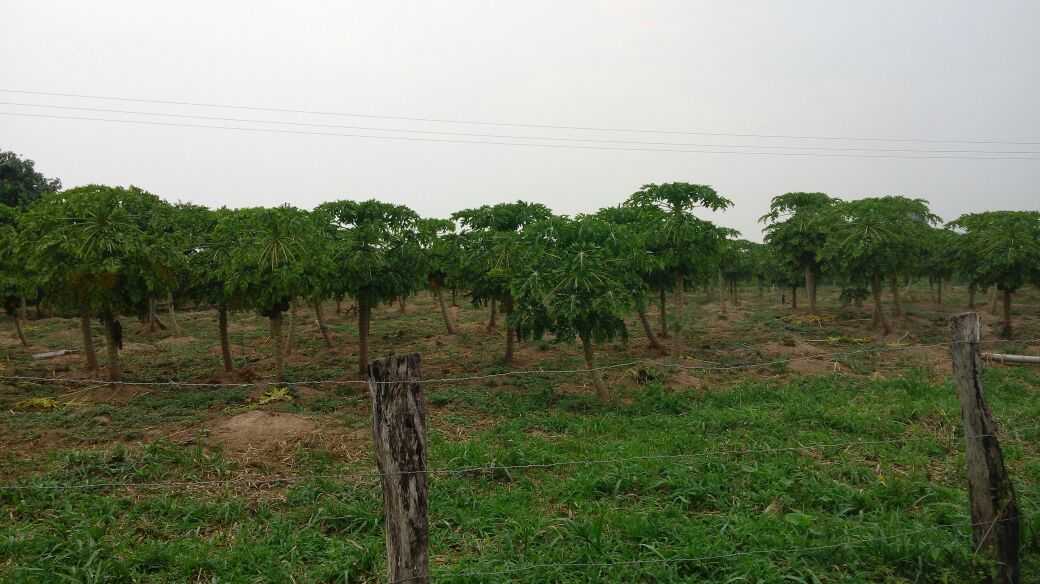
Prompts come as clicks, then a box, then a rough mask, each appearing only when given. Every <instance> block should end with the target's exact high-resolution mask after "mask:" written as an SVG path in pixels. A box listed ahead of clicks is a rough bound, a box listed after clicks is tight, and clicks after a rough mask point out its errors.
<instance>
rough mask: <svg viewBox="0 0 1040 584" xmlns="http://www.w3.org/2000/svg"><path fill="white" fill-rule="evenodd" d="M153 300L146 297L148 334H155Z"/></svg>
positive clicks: (150, 297)
mask: <svg viewBox="0 0 1040 584" xmlns="http://www.w3.org/2000/svg"><path fill="white" fill-rule="evenodd" d="M155 321H156V318H155V298H154V297H153V296H148V332H150V333H154V332H155Z"/></svg>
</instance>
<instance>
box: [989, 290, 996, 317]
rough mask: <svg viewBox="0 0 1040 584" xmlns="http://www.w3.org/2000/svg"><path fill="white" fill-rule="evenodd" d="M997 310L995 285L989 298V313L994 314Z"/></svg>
mask: <svg viewBox="0 0 1040 584" xmlns="http://www.w3.org/2000/svg"><path fill="white" fill-rule="evenodd" d="M996 312H997V287H996V286H993V293H992V294H991V295H990V298H989V313H990V314H996Z"/></svg>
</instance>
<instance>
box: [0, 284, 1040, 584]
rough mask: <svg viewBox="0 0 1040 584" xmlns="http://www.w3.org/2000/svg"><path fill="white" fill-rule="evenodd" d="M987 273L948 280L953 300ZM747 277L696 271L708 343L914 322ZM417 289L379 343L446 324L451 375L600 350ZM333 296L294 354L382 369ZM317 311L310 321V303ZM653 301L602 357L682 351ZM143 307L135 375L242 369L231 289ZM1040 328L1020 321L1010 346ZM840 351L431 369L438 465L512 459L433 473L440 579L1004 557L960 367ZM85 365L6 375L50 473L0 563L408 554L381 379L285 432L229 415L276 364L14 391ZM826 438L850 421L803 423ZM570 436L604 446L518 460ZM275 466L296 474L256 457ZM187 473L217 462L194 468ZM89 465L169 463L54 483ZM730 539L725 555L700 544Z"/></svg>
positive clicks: (9, 429)
mask: <svg viewBox="0 0 1040 584" xmlns="http://www.w3.org/2000/svg"><path fill="white" fill-rule="evenodd" d="M1030 293H1031V294H1032V292H1030ZM961 296H962V291H961V290H958V291H957V292H956V296H955V295H954V293H953V291H952V290H948V296H947V298H948V299H950V300H953V299H954V298H955V297H956V298H957V300H958V301H960V300H962V298H961ZM744 297H745V300H747V301H748V303H747V304H745V305H742V306H741V307H740V308H739V309H735V308H733V307H732V306H731V307H730V310H729V312H728V313H727V315H726V318H725V320H723V319H721V318H719V314H721V311H720V309H719V307H718V305H717V304H716V305H709V304H706V300H705V299H704V298H703V295H702V294H700V293H695V294H691V296H690V298H689V300H690V306H689V307H688V310H687V311H686V317H687V319H688V321H687V323H686V326H685V327H684V331H685V335H686V337H687V338H686V347H687V352H688V354H689V355H690V356H691V357H693V358H695V359H698V360H699V361H698V362H696V363H697V364H704V363H709V362H710V363H716V364H719V365H723V366H726V365H740V364H746V363H755V362H768V361H773V360H777V359H782V358H784V357H789V356H791V353H790V352H788V348H789V347H790V346H791V345H792V344H804V343H810V344H812V345H815V346H816V347H817V348H818V349H819V350H821V351H826V352H848V351H860V350H864V349H869V348H886V347H889V346H890V345H891V339H879V338H877V337H876V336H875V335H874V334H873V333H872V332H871V331H869V330H868V329H867V324H868V323H867V322H865V321H863V320H862V319H863V318H869V312H868V309H867V308H854V307H849V308H846V309H839V308H838V307H837V304H836V302H835V298H836V291H835V290H830V291H829V292H828V294H826V295H821V304H823V305H824V306H825V307H826V311H827V314H830V315H832V316H837V317H838V318H837V319H835V320H830V319H828V320H825V321H823V322H821V323H819V324H811V323H806V322H797V321H794V320H793V319H788V318H785V317H787V316H789V315H790V314H791V313H790V311H789V309H787V308H786V307H783V306H779V305H776V304H775V300H776V299H774V298H769V299H767V301H764V302H757V303H756V302H753V301H752V300H751V297H750V295H748V294H745V295H744ZM980 300H981V298H980ZM463 304H465V303H463ZM1035 304H1036V300H1035V296H1029V297H1028V298H1025V299H1023V303H1022V304H1021V305H1016V315H1017V316H1019V318H1020V320H1021V321H1022V324H1021V326H1020V327H1019V329H1018V330H1019V332H1018V337H1019V338H1022V339H1030V338H1037V337H1040V319H1036V318H1035V317H1034V316H1033V314H1035V308H1034V307H1035ZM410 306H411V307H413V308H414V309H412V310H411V311H410V312H409V313H408V314H407V315H400V314H397V313H396V309H394V308H381V309H380V310H379V311H378V314H377V317H376V319H375V320H374V322H373V331H372V335H373V336H372V357H373V358H374V357H379V356H383V355H385V354H389V353H390V352H391V351H392V352H395V353H398V354H400V353H406V352H410V351H420V352H422V353H423V367H424V373H425V376H426V377H427V378H428V379H432V378H442V377H455V376H463V375H482V374H492V373H502V372H505V371H510V370H514V369H526V370H531V369H539V368H544V369H576V368H582V367H584V364H583V362H582V361H581V356H580V352H579V351H577V350H576V348H575V347H574V346H570V345H568V344H565V343H564V344H558V343H555V342H552V340H551V339H550V340H546V341H544V342H530V341H528V342H525V343H522V344H520V345H519V347H518V352H519V362H518V363H516V364H513V365H505V364H503V363H502V362H501V353H502V348H503V331H502V330H501V328H500V329H499V330H498V331H495V332H494V333H488V332H486V331H485V327H484V322H486V318H487V311H486V309H474V308H472V307H470V306H468V305H467V306H465V307H464V308H465V309H464V310H463V311H462V312H461V313H460V314H459V318H458V323H459V324H460V325H461V326H466V327H467V328H466V331H465V332H462V333H460V334H458V335H455V336H448V335H445V334H444V333H443V325H442V324H441V322H440V320H439V317H438V313H437V311H436V310H435V306H434V304H433V303H432V301H431V300H430V299H428V298H425V297H424V296H420V297H418V298H416V299H414V301H410ZM907 306H908V312H910V314H911V315H913V316H914V317H915V318H914V319H909V318H908V319H902V320H899V321H897V322H898V323H899V325H900V327H901V328H900V332H899V334H902V331H903V328H906V329H909V330H910V331H911V335H910V337H908V338H907V339H906V341H905V342H906V343H908V344H919V343H931V342H942V341H945V340H946V339H947V338H948V331H947V328H946V324H945V321H944V314H943V313H941V311H937V310H935V307H934V306H933V303H931V302H930V301H928V299H927V294H926V292H925V291H923V290H921V291H919V292H918V299H917V302H914V303H911V302H908V303H907ZM950 309H951V310H952V307H950ZM332 312H333V311H332V310H328V311H326V313H327V315H328V316H329V317H330V326H331V328H332V331H333V334H334V336H335V340H336V343H337V347H336V349H335V350H333V351H328V350H326V349H324V348H323V346H322V342H321V337H320V335H319V334H317V333H316V331H315V329H313V327H311V328H309V329H306V331H304V329H301V331H304V332H301V334H300V336H299V337H298V339H297V345H296V352H295V355H296V356H297V357H298V358H297V359H296V360H291V361H290V363H289V366H288V373H289V377H290V378H291V379H293V380H316V379H334V378H339V377H341V376H343V375H351V374H353V372H354V371H355V370H356V367H357V354H356V323H354V322H353V320H352V319H348V318H337V317H335V316H334V315H332V314H331V313H332ZM302 318H303V320H302V321H301V323H302V324H304V325H306V324H307V323H308V322H309V320H308V319H309V317H307V316H303V317H302ZM630 320H631V322H630V323H629V324H630V332H631V333H632V338H631V339H630V342H629V343H628V344H622V343H612V344H607V345H603V346H600V347H597V352H598V356H599V360H600V364H601V365H610V364H617V363H623V362H628V361H632V360H636V359H641V358H650V359H654V358H659V357H660V356H659V355H657V354H655V353H653V352H652V351H648V350H647V349H646V348H645V346H644V345H645V339H643V338H642V337H641V335H642V330H641V328H640V327H639V325H638V323H637V322H636V321H635V319H634V317H633V318H632V319H630ZM990 322H991V323H992V322H993V321H992V320H990ZM77 324H78V323H77V322H76V321H74V320H67V319H58V318H53V319H45V320H40V321H33V326H34V327H35V328H34V330H31V331H30V333H29V335H30V337H31V338H32V340H33V343H34V344H35V345H36V346H37V347H41V348H46V349H62V348H75V347H77V346H78V336H77V334H76V326H77ZM125 324H126V325H127V329H126V330H127V331H128V336H127V339H126V340H127V341H129V342H131V343H135V344H137V345H138V346H136V347H135V348H134V349H133V350H129V351H127V352H125V353H124V370H125V371H126V374H127V377H128V379H133V380H136V381H167V380H177V381H207V380H210V379H213V378H214V376H215V375H217V370H218V368H219V360H218V357H217V356H216V355H215V354H214V353H213V350H212V347H213V345H215V344H216V323H215V318H214V317H213V314H212V313H211V312H202V311H200V312H184V313H182V314H181V317H180V325H181V327H182V328H183V329H184V335H185V340H186V341H187V342H171V343H167V342H165V341H164V337H165V336H167V335H165V334H159V335H144V334H141V333H140V332H139V331H138V330H137V327H138V325H136V324H133V323H132V321H131V320H130V319H127V321H125ZM232 324H233V325H234V328H233V331H232V333H231V342H232V343H233V344H235V345H239V346H241V347H243V348H244V350H243V352H242V354H240V355H239V356H237V357H236V365H237V366H238V367H240V368H241V367H249V368H250V369H251V370H253V373H254V374H255V375H256V376H257V379H268V378H269V377H270V358H269V357H270V350H271V346H270V343H269V342H265V341H266V339H267V336H268V327H267V321H266V319H263V318H260V317H257V316H255V315H251V314H236V315H234V318H233V323H232ZM654 324H655V325H656V324H657V321H656V319H654ZM2 326H4V323H0V328H2ZM250 326H251V327H253V328H249V327H250ZM865 337H869V339H867V340H862V339H863V338H865ZM139 345H145V346H143V347H142V346H139ZM800 346H802V345H800ZM1030 347H1031V345H1027V344H1025V343H1016V342H1009V343H1004V344H1002V345H998V346H997V347H994V350H997V349H999V350H1003V351H1009V352H1014V351H1027V350H1032V349H1031V348H1030ZM35 350H36V349H34V351H35ZM835 359H836V360H838V361H839V362H840V363H841V364H842V365H843V366H844V368H843V371H842V372H841V373H840V374H834V373H828V374H824V375H816V374H805V373H799V369H798V367H796V365H798V364H797V363H792V364H790V366H789V365H788V364H787V363H781V364H777V365H773V366H769V367H762V368H754V369H737V370H733V371H725V372H718V371H716V372H706V371H688V372H686V373H688V374H689V375H686V374H681V375H674V376H673V375H670V374H669V373H668V370H667V369H665V368H663V367H657V366H655V365H654V364H648V365H646V367H647V369H648V370H649V371H650V373H651V374H653V375H655V376H657V377H658V378H659V379H660V383H658V382H655V383H651V384H648V385H642V386H640V385H637V384H636V382H635V378H634V376H632V375H628V376H626V377H622V374H625V373H626V371H625V370H624V369H620V368H619V369H612V370H609V371H608V378H609V380H611V381H612V382H611V389H612V392H613V393H614V394H615V399H614V400H613V401H611V402H609V403H601V402H598V401H597V400H595V399H594V397H593V396H592V391H591V389H590V388H589V387H587V386H586V387H583V384H586V385H587V383H588V380H587V378H586V376H584V375H552V376H549V375H524V376H515V377H496V378H491V379H482V380H475V381H471V382H465V383H434V384H429V385H427V386H425V387H426V389H425V391H426V398H427V402H428V410H427V411H428V416H429V422H428V426H429V461H430V466H431V467H432V468H436V469H456V468H463V467H481V468H483V469H485V470H483V471H481V472H472V473H465V474H434V475H432V476H431V480H430V488H431V518H430V519H431V540H432V541H431V552H432V554H433V561H432V572H433V581H434V582H458V583H476V582H528V583H532V584H533V583H542V582H603V583H612V582H617V583H622V582H625V583H627V582H741V583H743V582H749V583H773V582H776V583H791V582H795V583H797V582H806V583H815V582H820V583H828V584H829V583H837V582H840V583H850V584H851V583H859V582H884V583H911V582H914V583H916V582H958V583H959V582H966V581H971V580H972V578H973V577H974V576H977V575H978V574H979V573H981V571H983V570H985V568H986V565H985V563H984V562H983V561H982V559H981V558H978V557H975V556H974V555H973V551H974V550H973V546H972V544H971V538H970V530H969V527H968V523H969V522H970V519H969V516H968V502H967V496H966V490H965V486H966V479H965V469H964V462H963V451H962V450H963V445H962V444H961V442H960V440H959V439H958V436H959V434H960V430H959V428H960V414H959V408H958V404H957V401H956V397H955V395H954V391H953V387H952V385H951V384H950V382H949V380H948V379H946V378H947V377H948V374H947V373H946V372H945V371H943V370H942V367H938V368H937V367H936V365H935V364H934V363H932V362H931V360H930V356H929V355H928V354H924V355H916V356H915V355H912V354H910V353H907V354H906V355H904V354H902V353H898V352H886V351H876V352H874V351H870V352H861V353H860V352H857V353H852V354H848V355H843V356H838V357H835ZM6 366H7V371H8V372H9V373H15V374H30V375H42V376H52V375H59V376H61V375H63V374H67V373H75V372H77V371H78V370H79V369H80V368H81V365H80V364H79V363H78V361H77V360H75V359H72V360H63V361H61V360H59V361H43V362H34V361H31V360H30V359H29V357H28V354H27V352H24V351H17V350H14V351H9V352H8V354H7V361H6ZM828 371H829V369H828ZM1038 371H1040V370H1037V369H1035V368H1033V369H1030V368H1028V367H1010V366H988V365H987V367H986V371H985V374H984V385H985V388H986V391H987V395H988V398H989V400H990V404H991V406H992V407H993V410H994V414H995V417H996V419H997V422H998V424H999V425H1000V427H1001V429H1002V430H1005V431H1015V430H1018V429H1027V430H1025V431H1023V432H1021V433H1018V434H1014V435H1009V436H1007V437H1006V438H1004V439H1003V440H1002V445H1003V448H1004V454H1005V457H1006V459H1007V463H1008V467H1009V471H1010V475H1011V477H1012V480H1013V481H1014V483H1015V487H1016V490H1017V492H1018V495H1019V501H1020V507H1021V509H1022V511H1023V512H1024V513H1026V514H1027V515H1028V516H1029V517H1028V518H1027V519H1026V520H1024V522H1023V546H1022V553H1023V562H1024V564H1023V573H1024V574H1026V575H1027V577H1029V576H1030V575H1032V574H1035V573H1037V572H1038V571H1040V559H1038V558H1040V556H1038V553H1037V552H1038V551H1040V537H1038V535H1037V528H1038V526H1040V516H1037V517H1033V514H1035V513H1040V505H1038V503H1037V501H1038V497H1040V455H1038V454H1040V452H1038V447H1037V439H1038V438H1040V430H1036V429H1032V430H1028V428H1031V427H1033V426H1036V425H1038V424H1040V400H1037V392H1038V391H1040V376H1038V374H1037V372H1038ZM628 373H631V372H628ZM684 375H685V376H684ZM676 388H678V389H676ZM78 389H80V388H79V386H65V387H62V386H55V385H39V384H33V383H18V384H15V385H4V386H0V436H2V440H3V441H4V442H3V443H4V444H6V447H5V448H3V449H0V483H2V484H12V483H17V484H19V485H22V486H26V487H29V488H26V489H18V490H5V489H0V518H2V519H0V581H2V582H5V583H6V582H131V581H139V582H159V583H174V582H177V583H180V582H207V583H212V582H248V583H252V582H298V583H319V582H383V581H385V558H384V554H385V549H384V540H383V529H382V522H383V515H382V497H381V494H380V490H379V486H378V481H377V480H376V479H375V478H374V477H372V476H371V473H372V472H373V471H374V470H375V464H374V461H372V460H371V448H370V446H368V445H367V438H366V437H365V435H366V432H367V428H368V426H369V424H370V423H371V422H370V418H369V412H368V411H367V389H366V388H365V387H364V386H363V385H342V386H328V385H326V386H319V387H315V388H311V389H315V390H320V391H317V392H312V393H316V396H315V397H312V398H310V399H306V400H305V399H298V400H296V401H294V402H292V403H275V404H270V405H267V406H260V407H262V408H264V409H274V410H278V411H282V412H288V413H293V414H297V415H302V416H307V417H310V418H313V420H314V421H315V422H316V423H317V424H318V426H319V427H320V428H321V431H322V432H323V433H325V435H326V439H325V440H305V441H302V442H300V443H299V444H298V445H296V446H294V448H295V450H290V451H289V452H277V453H267V454H263V455H261V456H259V457H245V456H241V455H237V454H235V453H231V452H222V451H220V450H219V449H217V448H215V447H213V446H212V445H211V443H210V442H209V441H208V438H209V437H211V436H208V434H207V433H208V432H209V430H210V429H211V428H213V427H214V424H216V423H219V422H222V421H224V420H226V419H228V418H230V417H231V416H233V415H235V414H237V413H240V412H244V411H248V410H249V409H253V408H256V407H257V404H256V403H255V397H256V396H255V395H253V394H254V393H255V392H254V390H253V388H249V387H221V388H193V387H170V388H159V387H154V388H148V389H149V390H150V391H149V392H148V393H144V394H142V395H140V396H138V397H134V398H133V399H132V400H130V401H129V402H126V401H125V400H123V401H122V402H120V403H118V404H117V403H107V402H108V399H107V398H108V392H107V391H103V392H100V393H95V394H93V395H94V400H93V401H91V402H84V403H81V404H77V405H75V406H70V407H63V408H57V409H51V410H22V409H17V408H15V407H14V404H15V403H17V402H18V401H21V400H24V399H28V398H33V397H41V398H47V397H60V396H62V394H66V393H68V392H74V391H77V390H78ZM340 433H342V435H343V436H344V438H343V442H342V443H338V442H336V437H337V436H340V435H341V434H340ZM185 437H187V438H185ZM330 437H331V438H330ZM330 440H331V441H330ZM349 440H353V441H354V442H353V444H354V446H352V447H351V446H349V444H348V441H349ZM358 441H360V442H358ZM861 442H865V443H862V444H859V443H861ZM849 443H852V444H849ZM820 444H824V445H826V444H831V445H834V444H848V445H847V446H821V447H815V448H802V447H803V446H806V445H820ZM339 446H343V447H344V450H342V451H341V450H337V448H338V447H339ZM348 447H349V448H353V449H354V450H350V451H349V452H348V451H347V450H346V449H347V448H348ZM326 448H327V450H326ZM776 449H780V450H776ZM634 457H670V458H649V459H639V460H632V458H634ZM621 459H629V460H621ZM561 461H604V462H590V463H588V464H584V463H582V464H566V465H555V466H549V467H530V468H503V467H517V466H524V465H545V464H554V463H558V462H561ZM270 477H294V480H292V481H291V482H288V483H264V482H256V481H257V480H259V479H264V478H270ZM220 481H231V482H229V483H223V482H220ZM251 481H252V482H251ZM185 482H187V483H195V486H186V485H179V484H178V485H169V484H168V483H185ZM84 483H89V484H97V483H160V484H164V485H166V486H160V487H155V488H153V487H140V486H139V487H129V488H128V487H114V486H108V487H102V488H92V489H43V488H40V487H42V486H49V485H74V484H84ZM907 532H913V533H912V534H910V535H902V536H901V535H900V534H906V533H907ZM889 536H890V537H889ZM856 542H860V543H858V544H857V543H856ZM846 544H849V545H846ZM771 550H780V551H771ZM705 557H712V558H714V559H697V558H705ZM575 564H579V565H575ZM1027 581H1028V580H1027Z"/></svg>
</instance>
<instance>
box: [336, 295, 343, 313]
mask: <svg viewBox="0 0 1040 584" xmlns="http://www.w3.org/2000/svg"><path fill="white" fill-rule="evenodd" d="M342 313H343V299H342V298H336V316H339V315H340V314H342Z"/></svg>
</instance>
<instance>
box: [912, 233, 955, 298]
mask: <svg viewBox="0 0 1040 584" xmlns="http://www.w3.org/2000/svg"><path fill="white" fill-rule="evenodd" d="M959 239H960V234H958V233H956V232H955V231H953V230H950V229H941V228H934V229H932V231H931V232H930V234H929V237H928V239H927V240H926V242H925V253H924V254H923V255H922V256H921V270H922V271H923V272H924V273H925V274H927V276H928V278H929V281H930V282H931V283H932V284H933V285H934V286H935V287H936V296H935V301H936V303H937V304H938V305H939V307H940V308H941V307H942V306H943V284H944V283H945V282H948V281H950V279H951V278H952V277H953V274H954V273H955V272H956V271H957V248H958V247H959V245H958V240H959Z"/></svg>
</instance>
